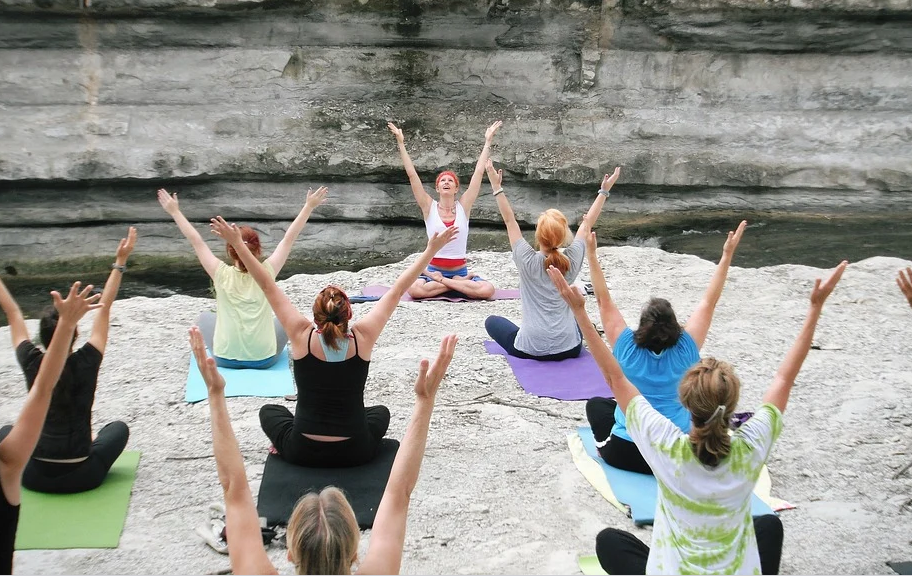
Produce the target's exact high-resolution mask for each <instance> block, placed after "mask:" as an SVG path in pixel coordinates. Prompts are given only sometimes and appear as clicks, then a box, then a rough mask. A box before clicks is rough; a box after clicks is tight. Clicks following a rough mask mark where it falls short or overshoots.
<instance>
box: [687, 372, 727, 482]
mask: <svg viewBox="0 0 912 576" xmlns="http://www.w3.org/2000/svg"><path fill="white" fill-rule="evenodd" d="M678 393H679V394H680V396H681V404H683V405H684V407H685V408H687V410H688V411H689V412H690V415H691V427H690V444H691V446H692V447H693V451H694V454H695V455H696V457H697V459H698V460H699V461H700V462H702V463H703V464H705V465H706V466H718V465H719V463H720V462H721V461H722V460H724V459H725V458H726V457H728V455H729V453H730V452H731V439H730V437H729V435H728V428H729V425H728V423H729V422H730V421H731V417H732V414H734V412H735V407H736V406H737V404H738V397H739V396H740V393H741V381H740V380H739V379H738V377H737V376H736V375H735V371H734V370H733V369H732V367H731V364H729V363H727V362H723V361H721V360H716V359H715V358H703V359H702V360H700V361H699V362H697V363H696V364H694V365H693V367H691V369H690V370H688V371H687V373H685V374H684V377H683V378H682V379H681V385H680V387H679V388H678Z"/></svg>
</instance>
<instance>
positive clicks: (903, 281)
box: [7, 267, 912, 316]
mask: <svg viewBox="0 0 912 576" xmlns="http://www.w3.org/2000/svg"><path fill="white" fill-rule="evenodd" d="M896 284H897V285H898V286H899V289H900V290H901V291H902V293H903V296H905V297H906V301H907V302H908V303H909V306H912V267H908V268H906V269H905V270H900V271H899V275H898V276H897V277H896ZM7 316H9V314H7Z"/></svg>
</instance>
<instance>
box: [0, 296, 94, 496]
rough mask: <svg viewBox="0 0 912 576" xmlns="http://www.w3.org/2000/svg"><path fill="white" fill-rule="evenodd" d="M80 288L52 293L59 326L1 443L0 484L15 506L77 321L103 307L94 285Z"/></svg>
mask: <svg viewBox="0 0 912 576" xmlns="http://www.w3.org/2000/svg"><path fill="white" fill-rule="evenodd" d="M79 288H80V283H79V282H76V283H74V284H73V286H72V287H71V288H70V293H69V294H68V295H67V297H66V299H65V300H64V299H62V298H61V297H60V294H59V293H58V292H51V296H52V297H53V298H54V307H55V308H57V312H58V313H59V314H60V319H59V320H58V322H57V329H56V330H55V331H54V337H53V338H51V343H50V345H49V346H48V349H47V353H45V355H44V360H42V361H41V367H40V368H39V369H38V374H37V375H36V376H35V382H34V384H33V385H32V388H31V390H29V393H28V396H27V397H26V399H25V404H24V405H23V406H22V411H21V412H20V413H19V418H18V419H17V420H16V423H15V424H14V425H13V429H12V430H11V431H10V433H9V434H8V435H7V436H6V438H4V439H3V441H2V442H0V462H2V463H3V466H0V487H2V489H3V494H4V495H5V496H6V499H7V501H8V502H9V503H10V504H12V505H13V506H16V505H18V504H19V499H20V492H21V484H22V471H23V470H24V469H25V465H26V464H27V463H28V461H29V459H30V458H31V457H32V452H34V450H35V446H36V445H37V444H38V438H39V437H40V436H41V429H42V428H44V420H45V418H46V417H47V411H48V407H49V406H50V405H51V396H52V395H53V393H54V386H56V385H57V380H58V379H59V378H60V372H61V371H62V370H63V365H64V364H65V363H66V359H67V354H68V353H69V351H70V344H71V342H72V341H73V333H74V331H75V330H76V324H77V323H78V322H79V320H80V318H82V317H83V316H85V314H86V312H88V311H89V310H94V309H96V308H100V307H101V306H102V305H101V304H98V303H96V302H97V301H98V299H99V298H101V295H100V294H95V295H91V296H90V294H91V292H92V285H91V284H89V285H88V286H86V287H85V289H84V290H82V291H81V292H80V291H79Z"/></svg>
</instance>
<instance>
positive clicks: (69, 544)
mask: <svg viewBox="0 0 912 576" xmlns="http://www.w3.org/2000/svg"><path fill="white" fill-rule="evenodd" d="M138 465H139V452H136V451H133V450H128V451H126V452H124V453H123V454H121V455H120V457H119V458H118V459H117V462H114V466H112V467H111V470H110V472H108V477H107V478H105V481H104V482H103V483H102V485H101V486H99V487H98V488H96V489H94V490H89V491H88V492H80V493H79V494H42V493H40V492H32V491H31V490H26V489H25V488H23V489H22V508H21V510H20V512H19V528H18V529H17V531H16V550H62V549H65V548H117V545H118V544H119V543H120V534H121V532H123V527H124V522H126V520H127V510H128V509H129V508H130V493H131V492H132V491H133V481H134V480H136V467H137V466H138Z"/></svg>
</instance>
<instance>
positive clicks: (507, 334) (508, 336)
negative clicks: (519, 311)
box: [485, 316, 583, 361]
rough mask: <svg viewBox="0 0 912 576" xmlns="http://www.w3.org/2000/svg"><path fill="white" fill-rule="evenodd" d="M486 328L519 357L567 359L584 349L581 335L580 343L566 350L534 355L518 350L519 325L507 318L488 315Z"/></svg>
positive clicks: (497, 340) (512, 353) (551, 359)
mask: <svg viewBox="0 0 912 576" xmlns="http://www.w3.org/2000/svg"><path fill="white" fill-rule="evenodd" d="M485 330H486V331H487V332H488V336H490V337H491V339H492V340H494V341H495V342H497V343H498V344H500V347H501V348H503V349H504V350H506V351H507V354H509V355H510V356H516V357H517V358H526V359H529V360H546V361H557V360H566V359H568V358H576V357H578V356H579V355H580V352H582V350H583V341H582V336H581V337H580V338H581V339H580V343H579V344H577V345H576V346H574V347H573V348H571V349H569V350H565V351H564V352H558V353H556V354H545V355H544V356H533V355H532V354H526V353H525V352H523V351H522V350H517V348H516V346H515V345H514V342H515V341H516V334H518V333H519V326H517V325H516V324H514V323H513V322H511V321H509V320H507V319H506V318H504V317H503V316H488V317H487V318H486V319H485Z"/></svg>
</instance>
